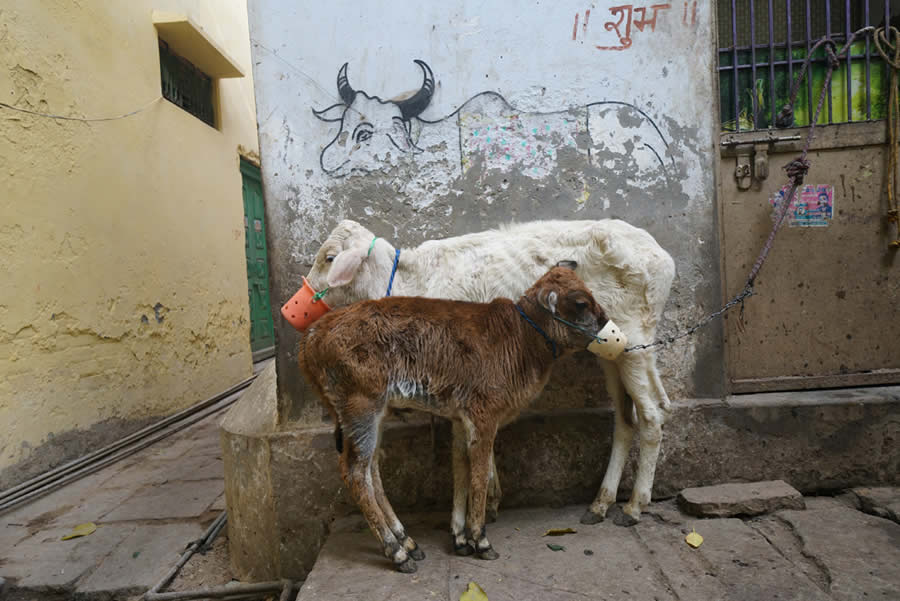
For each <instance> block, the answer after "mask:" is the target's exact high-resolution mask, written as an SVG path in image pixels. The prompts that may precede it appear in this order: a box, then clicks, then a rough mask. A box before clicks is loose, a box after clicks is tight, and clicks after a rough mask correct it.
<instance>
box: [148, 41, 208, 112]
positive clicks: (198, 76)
mask: <svg viewBox="0 0 900 601" xmlns="http://www.w3.org/2000/svg"><path fill="white" fill-rule="evenodd" d="M159 70H160V76H161V78H162V95H163V97H164V98H165V99H166V100H168V101H169V102H171V103H173V104H176V105H178V106H180V107H181V108H182V109H184V110H186V111H187V112H189V113H190V114H192V115H194V116H195V117H197V118H198V119H200V120H201V121H203V122H204V123H206V124H207V125H210V126H212V127H215V126H216V118H215V111H214V109H213V81H212V78H210V77H209V76H208V75H207V74H206V73H204V72H203V71H201V70H200V69H198V68H197V67H195V66H194V65H193V64H192V63H191V62H190V61H188V60H187V59H184V58H182V57H180V56H178V55H177V54H175V53H174V52H172V50H170V49H169V45H168V44H166V43H165V42H164V41H162V40H159Z"/></svg>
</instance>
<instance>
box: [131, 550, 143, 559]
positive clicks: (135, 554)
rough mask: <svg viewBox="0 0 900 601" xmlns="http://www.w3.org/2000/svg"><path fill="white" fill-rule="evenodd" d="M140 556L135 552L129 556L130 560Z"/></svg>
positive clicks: (138, 552)
mask: <svg viewBox="0 0 900 601" xmlns="http://www.w3.org/2000/svg"><path fill="white" fill-rule="evenodd" d="M140 554H141V552H140V551H135V552H134V553H132V554H131V558H132V559H137V557H138V555H140Z"/></svg>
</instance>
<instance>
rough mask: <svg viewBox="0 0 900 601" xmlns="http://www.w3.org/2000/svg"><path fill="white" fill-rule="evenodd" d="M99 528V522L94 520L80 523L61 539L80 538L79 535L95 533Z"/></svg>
mask: <svg viewBox="0 0 900 601" xmlns="http://www.w3.org/2000/svg"><path fill="white" fill-rule="evenodd" d="M96 530H97V524H95V523H94V522H87V523H86V524H78V525H77V526H75V527H74V528H72V531H71V532H70V533H68V534H67V535H65V536H64V537H62V538H61V539H60V540H69V539H70V538H78V537H79V536H87V535H88V534H93V533H94V531H96Z"/></svg>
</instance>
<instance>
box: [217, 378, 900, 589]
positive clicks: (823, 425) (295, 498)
mask: <svg viewBox="0 0 900 601" xmlns="http://www.w3.org/2000/svg"><path fill="white" fill-rule="evenodd" d="M275 416H276V399H275V375H274V369H273V370H272V373H271V374H266V373H265V372H264V373H263V374H262V375H261V376H260V378H258V380H257V382H255V383H254V384H253V386H251V388H250V389H248V392H247V393H245V394H244V396H243V397H242V398H241V400H240V401H238V403H236V404H235V406H234V407H232V409H231V410H230V411H229V414H228V415H227V416H226V418H225V419H224V420H223V422H222V440H223V447H224V455H223V459H224V462H225V486H226V499H227V506H228V515H229V544H230V550H231V556H232V566H233V567H234V569H235V572H236V573H235V576H236V577H237V578H239V579H240V580H244V581H250V580H256V581H261V580H272V579H277V578H282V577H284V578H292V579H296V578H301V577H303V576H305V575H306V574H307V573H308V572H309V570H310V569H311V568H312V566H313V563H314V562H315V560H316V557H317V555H318V551H319V549H320V548H321V546H322V544H323V542H324V540H325V538H326V535H327V533H328V529H329V524H331V522H332V521H333V520H334V519H335V518H339V517H342V516H346V515H349V514H352V513H355V512H356V511H357V508H356V506H355V504H354V503H353V502H352V501H351V499H350V498H349V495H348V493H347V491H346V490H345V489H344V486H343V483H342V482H341V479H340V476H339V473H338V465H337V459H338V456H337V453H336V451H335V447H334V437H333V432H332V426H330V425H323V424H318V425H315V426H301V425H297V424H288V425H287V426H285V427H282V428H280V429H279V428H276V427H275V423H276V419H275ZM612 427H613V420H612V413H611V412H610V411H609V410H604V409H590V410H569V411H554V412H532V413H527V414H525V415H523V416H522V417H521V418H520V419H519V420H517V421H516V422H514V423H512V424H510V425H509V426H507V427H506V428H504V429H503V430H501V432H500V434H499V436H498V439H497V444H496V454H497V460H498V471H499V474H500V483H501V486H502V489H503V494H504V496H503V505H502V506H501V514H502V513H503V512H505V511H507V510H509V509H511V508H514V507H527V506H548V505H549V506H561V505H569V504H581V505H586V504H588V503H589V502H590V501H591V500H592V499H593V497H594V495H595V494H596V493H597V491H598V489H599V487H600V482H601V479H602V477H603V473H604V470H605V469H606V463H607V461H608V458H609V452H610V445H611V441H612ZM898 430H900V387H897V386H892V387H880V388H860V389H844V390H834V391H804V392H795V393H772V394H758V395H741V396H734V397H729V398H727V399H725V400H702V399H701V400H696V399H695V400H689V401H678V402H675V403H673V409H672V413H671V416H670V417H669V420H668V422H667V424H666V425H665V428H664V438H663V443H662V451H661V454H660V459H659V465H658V468H657V472H656V480H655V485H654V490H653V494H654V498H655V499H663V498H669V497H673V496H675V495H676V494H677V493H678V492H679V491H680V490H682V489H683V488H686V487H694V486H708V485H712V484H718V483H726V482H756V481H764V480H776V479H780V480H783V481H785V482H786V483H788V484H789V485H791V486H793V487H794V488H796V489H797V490H799V491H801V492H803V493H811V492H817V491H823V490H825V491H828V490H837V489H844V488H850V487H854V486H891V485H893V486H896V485H900V445H897V444H896V441H897V440H898V439H900V432H898ZM432 441H433V442H432ZM449 441H450V427H449V424H447V423H446V422H444V421H443V420H437V422H436V423H435V425H434V427H433V428H432V425H431V423H430V421H429V420H428V419H427V418H426V419H418V418H416V417H412V418H410V419H409V420H408V421H407V422H402V421H399V420H396V419H393V420H390V421H389V423H388V425H387V426H386V428H385V432H384V436H383V444H382V448H383V449H384V452H385V456H384V459H383V461H382V469H381V472H382V477H383V480H384V484H385V490H386V491H387V494H388V496H389V497H390V499H391V502H392V503H393V505H394V507H395V509H396V510H397V511H398V512H399V513H403V512H409V511H422V510H426V511H429V510H443V511H449V507H450V504H451V482H452V479H451V468H450V446H449ZM635 456H636V449H633V450H632V458H631V461H629V465H628V467H626V470H625V474H624V477H623V480H622V485H621V487H620V497H623V496H624V497H627V495H628V494H629V493H630V490H631V485H632V481H633V462H634V457H635ZM273 541H278V543H277V544H276V543H275V542H273Z"/></svg>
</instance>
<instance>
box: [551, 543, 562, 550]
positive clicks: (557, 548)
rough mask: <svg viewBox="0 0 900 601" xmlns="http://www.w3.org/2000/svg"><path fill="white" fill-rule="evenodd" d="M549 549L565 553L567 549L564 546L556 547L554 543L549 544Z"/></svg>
mask: <svg viewBox="0 0 900 601" xmlns="http://www.w3.org/2000/svg"><path fill="white" fill-rule="evenodd" d="M547 548H548V549H550V550H551V551H565V550H566V548H565V547H563V546H562V545H554V544H553V543H547Z"/></svg>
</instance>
